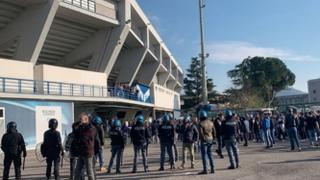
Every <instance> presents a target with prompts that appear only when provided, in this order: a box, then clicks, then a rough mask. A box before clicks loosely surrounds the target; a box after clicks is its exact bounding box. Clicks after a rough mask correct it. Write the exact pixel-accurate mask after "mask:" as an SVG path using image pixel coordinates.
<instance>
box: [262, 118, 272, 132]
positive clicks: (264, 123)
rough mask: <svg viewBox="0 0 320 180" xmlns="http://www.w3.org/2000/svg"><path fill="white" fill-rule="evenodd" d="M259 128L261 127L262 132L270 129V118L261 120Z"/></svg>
mask: <svg viewBox="0 0 320 180" xmlns="http://www.w3.org/2000/svg"><path fill="white" fill-rule="evenodd" d="M261 126H262V129H263V130H267V129H270V127H271V120H270V118H264V119H263V120H262V123H261Z"/></svg>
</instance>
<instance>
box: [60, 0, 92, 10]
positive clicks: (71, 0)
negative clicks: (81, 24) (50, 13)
mask: <svg viewBox="0 0 320 180" xmlns="http://www.w3.org/2000/svg"><path fill="white" fill-rule="evenodd" d="M63 2H65V3H68V4H71V5H73V6H77V7H80V8H82V9H85V10H88V11H91V12H96V2H95V1H93V0H63Z"/></svg>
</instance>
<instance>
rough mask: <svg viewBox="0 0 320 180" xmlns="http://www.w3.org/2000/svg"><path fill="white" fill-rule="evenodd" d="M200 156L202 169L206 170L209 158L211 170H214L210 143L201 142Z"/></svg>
mask: <svg viewBox="0 0 320 180" xmlns="http://www.w3.org/2000/svg"><path fill="white" fill-rule="evenodd" d="M201 158H202V165H203V171H208V164H207V160H208V159H209V163H210V167H211V171H213V170H214V160H213V156H212V143H205V142H201Z"/></svg>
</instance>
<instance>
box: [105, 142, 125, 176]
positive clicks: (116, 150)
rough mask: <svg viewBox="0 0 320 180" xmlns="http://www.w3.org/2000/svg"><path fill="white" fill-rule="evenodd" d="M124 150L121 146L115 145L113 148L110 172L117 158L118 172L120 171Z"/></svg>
mask: <svg viewBox="0 0 320 180" xmlns="http://www.w3.org/2000/svg"><path fill="white" fill-rule="evenodd" d="M122 149H123V147H122V146H121V145H113V146H112V147H111V158H110V162H109V166H108V171H111V169H112V165H113V161H114V158H115V157H116V156H117V165H116V171H117V172H119V171H120V161H121V155H122Z"/></svg>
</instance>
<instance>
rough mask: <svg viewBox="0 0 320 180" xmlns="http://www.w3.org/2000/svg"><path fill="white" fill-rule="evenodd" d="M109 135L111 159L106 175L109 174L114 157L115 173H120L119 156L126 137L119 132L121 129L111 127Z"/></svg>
mask: <svg viewBox="0 0 320 180" xmlns="http://www.w3.org/2000/svg"><path fill="white" fill-rule="evenodd" d="M109 135H110V138H111V158H110V162H109V167H108V173H110V172H111V169H112V165H113V161H114V158H115V157H116V156H117V160H116V162H117V165H116V171H117V173H120V161H121V154H122V149H123V148H124V144H125V138H126V137H125V135H124V133H123V132H122V131H121V127H112V129H111V131H110V132H109Z"/></svg>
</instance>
